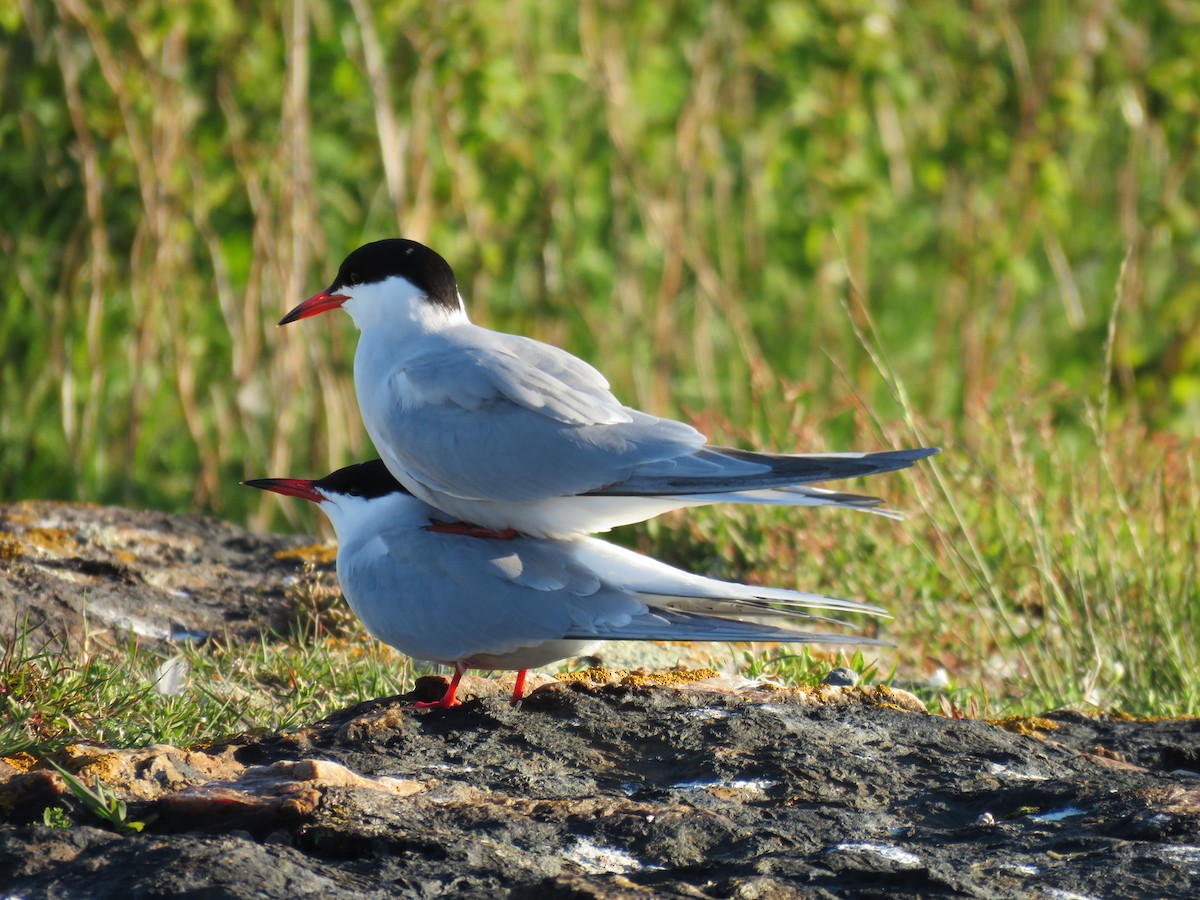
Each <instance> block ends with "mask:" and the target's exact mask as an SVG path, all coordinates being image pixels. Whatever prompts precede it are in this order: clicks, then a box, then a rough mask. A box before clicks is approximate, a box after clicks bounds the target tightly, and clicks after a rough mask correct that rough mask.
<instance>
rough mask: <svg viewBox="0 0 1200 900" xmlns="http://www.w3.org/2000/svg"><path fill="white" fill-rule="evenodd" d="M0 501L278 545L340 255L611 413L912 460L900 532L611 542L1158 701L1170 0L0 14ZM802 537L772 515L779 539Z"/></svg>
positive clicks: (329, 358) (316, 461)
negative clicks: (888, 450)
mask: <svg viewBox="0 0 1200 900" xmlns="http://www.w3.org/2000/svg"><path fill="white" fill-rule="evenodd" d="M0 33H2V34H3V43H2V47H0V79H2V81H0V104H2V105H0V195H2V200H0V254H2V259H3V262H0V266H2V271H3V277H2V278H0V284H2V285H3V288H2V290H3V294H4V304H3V310H2V313H0V315H2V319H0V322H2V333H3V359H2V361H0V501H7V500H13V499H18V498H23V497H39V498H62V499H69V500H92V501H97V502H103V503H110V502H112V503H123V504H129V505H134V506H151V507H156V508H162V509H168V510H178V511H207V512H212V513H215V514H219V515H222V516H225V517H228V518H232V519H234V520H238V521H243V522H248V523H250V524H253V525H256V526H268V525H273V526H276V527H278V526H281V525H283V524H285V519H286V520H287V522H288V523H290V525H291V527H305V528H315V527H316V526H317V523H316V520H315V519H314V518H312V517H311V516H312V511H311V510H303V511H302V510H299V509H298V507H299V506H300V505H301V504H280V503H278V502H276V501H275V500H273V499H270V498H264V497H262V496H260V495H258V493H257V492H251V491H246V490H242V489H240V488H239V487H238V485H237V483H238V482H239V481H240V480H242V479H243V478H247V477H259V476H265V475H270V476H283V475H292V476H308V475H318V474H324V473H325V472H327V471H329V470H330V469H331V468H332V467H334V466H337V465H342V464H345V463H347V462H350V461H354V460H357V459H360V458H364V457H365V456H366V454H367V453H368V452H369V446H368V443H367V439H366V436H365V434H364V432H363V430H362V427H361V423H360V421H359V419H358V413H357V408H356V405H355V401H354V396H353V387H352V383H351V378H350V366H351V359H352V356H353V349H354V344H355V334H354V332H353V329H352V328H351V326H350V322H349V320H348V319H347V318H346V317H344V316H328V317H323V318H320V319H317V320H313V321H311V322H304V323H301V324H299V325H295V326H291V327H289V328H288V329H283V330H278V329H276V327H275V322H276V321H277V320H278V318H279V317H280V316H281V315H282V314H283V313H284V312H286V311H287V310H288V309H290V308H291V307H292V306H293V305H295V304H296V303H297V302H299V300H301V299H303V298H304V297H306V296H308V295H309V294H311V293H312V292H313V291H315V290H316V289H318V288H320V287H322V286H324V285H325V284H326V283H328V280H329V279H330V278H331V277H332V274H333V273H334V271H335V269H336V266H337V264H338V262H340V260H341V258H342V257H343V256H344V255H345V254H346V253H347V252H348V251H350V250H351V249H353V248H354V247H356V246H357V245H359V244H360V243H362V242H364V241H367V240H372V239H376V238H378V237H381V236H387V235H394V234H402V235H405V236H409V237H413V238H417V239H420V240H423V241H425V242H427V243H430V244H431V245H432V246H434V247H435V248H437V249H438V250H439V251H440V252H442V254H443V255H445V256H446V257H447V258H448V259H449V260H450V261H451V264H452V265H453V266H454V267H455V269H456V271H457V273H458V275H459V279H460V286H461V288H462V291H463V293H464V295H465V296H466V298H467V302H468V306H469V308H470V309H471V312H472V315H473V316H474V318H475V319H476V320H477V321H480V322H482V323H485V324H487V325H489V326H492V327H495V328H500V329H504V330H510V331H518V332H521V333H524V334H528V335H531V336H534V337H537V338H540V339H543V340H546V341H550V342H553V343H556V344H560V345H562V346H565V347H567V348H569V349H571V350H573V351H574V352H576V353H578V354H580V355H582V356H583V357H584V358H586V359H588V360H591V361H593V362H594V363H596V364H597V365H599V366H600V367H601V368H602V369H603V370H604V371H605V372H606V373H607V374H608V375H609V376H610V379H611V380H612V382H613V385H614V388H615V389H616V391H617V392H618V394H619V395H620V396H621V397H623V398H624V399H625V400H626V401H627V402H630V403H632V404H635V405H638V406H642V407H644V408H647V409H650V410H652V411H655V412H658V413H661V414H667V415H686V416H690V417H691V418H692V419H693V420H694V421H696V422H697V424H698V425H700V426H701V427H703V428H705V429H707V430H708V431H709V433H710V434H712V435H713V436H714V437H715V438H718V439H720V440H722V441H735V442H745V443H747V444H753V445H759V446H769V447H772V448H775V449H779V450H789V449H809V450H811V449H817V448H837V449H847V448H851V447H853V448H860V449H868V448H875V447H882V446H893V445H899V444H913V443H916V442H918V441H924V442H929V443H939V444H943V445H944V446H945V447H946V448H947V453H946V454H945V455H944V456H943V457H942V458H940V459H939V460H938V461H937V462H936V463H935V464H933V465H929V466H923V467H922V469H921V471H919V472H917V473H916V474H915V475H914V477H913V479H912V480H907V479H904V478H902V477H895V478H893V479H892V480H891V481H888V482H887V483H881V484H879V485H874V486H873V487H874V488H875V489H876V490H878V491H881V492H884V493H885V494H887V496H888V497H889V499H890V500H891V501H892V502H893V503H894V504H895V505H897V506H898V507H901V508H905V509H907V510H908V511H909V512H911V513H914V514H915V515H914V516H913V519H912V521H911V523H910V524H909V525H908V526H897V525H895V524H894V523H890V522H882V521H878V520H875V519H873V518H870V517H854V518H851V519H847V518H846V517H845V516H840V517H839V516H833V515H829V516H825V515H821V514H816V515H810V516H803V515H797V514H796V513H791V514H776V513H772V512H763V511H744V512H743V511H738V512H721V513H715V514H709V513H704V514H695V515H692V516H689V517H673V518H669V519H666V520H663V521H660V522H657V523H652V524H651V525H650V526H647V527H646V528H644V529H642V530H640V531H637V532H636V533H633V534H627V535H626V536H624V537H623V539H624V540H626V541H629V542H634V543H636V544H638V545H639V546H641V547H642V548H644V549H647V550H650V551H652V552H655V553H658V554H660V555H663V556H665V557H666V558H669V559H672V560H673V561H676V562H680V563H683V564H685V565H690V566H691V567H693V568H696V569H699V570H704V571H709V572H713V573H716V574H722V575H726V576H733V577H751V578H756V579H758V580H761V581H774V582H778V583H781V584H788V585H796V584H800V585H802V586H803V587H805V588H806V589H811V590H831V591H834V592H840V593H842V594H843V595H849V596H857V597H861V598H863V599H869V600H872V601H874V602H879V603H882V604H883V605H885V606H888V607H889V608H891V609H892V610H893V611H894V613H895V614H896V616H897V619H896V622H895V623H893V625H892V627H891V628H890V630H889V631H888V632H887V634H888V636H889V637H890V638H891V639H893V640H897V641H898V642H900V643H901V649H900V650H898V651H897V654H898V655H897V657H896V661H897V663H898V664H899V665H901V667H902V668H907V669H910V670H912V671H914V672H917V673H925V674H928V672H929V670H930V669H931V668H932V667H934V666H937V665H943V666H947V667H949V668H950V669H951V671H952V673H955V674H959V675H961V676H962V677H963V678H965V679H967V680H968V682H969V683H970V684H971V685H973V686H974V687H975V688H976V689H978V688H979V686H980V685H982V686H983V688H984V690H989V691H994V692H996V694H997V695H998V696H1001V697H1004V696H1013V695H1016V694H1022V695H1024V696H1026V697H1027V698H1030V699H1029V702H1030V703H1032V704H1034V705H1036V704H1038V703H1045V704H1051V703H1057V702H1091V703H1098V704H1101V705H1106V706H1113V705H1119V706H1125V707H1127V708H1132V709H1149V710H1161V711H1182V710H1187V709H1191V710H1193V711H1195V707H1196V700H1197V697H1200V687H1198V683H1200V675H1198V674H1197V657H1196V654H1197V651H1196V643H1197V637H1200V634H1198V630H1197V624H1198V622H1200V598H1198V589H1197V575H1196V565H1195V556H1196V550H1197V540H1196V523H1195V519H1196V516H1195V511H1196V509H1197V506H1198V505H1200V504H1198V502H1197V501H1198V500H1200V487H1198V483H1197V478H1198V476H1197V473H1196V452H1195V451H1196V443H1195V441H1196V438H1197V435H1198V434H1200V178H1198V176H1197V171H1198V167H1197V145H1198V142H1200V7H1197V6H1196V5H1195V4H1192V3H1187V2H1183V0H1175V2H1172V0H1163V2H1159V3H1154V4H1144V5H1141V4H1123V3H1113V4H1101V5H1096V4H1088V3H1080V2H1066V0H1049V2H1045V3H1009V2H980V3H973V4H966V3H960V2H951V0H930V2H927V3H917V4H895V3H890V2H883V0H878V2H871V0H818V2H772V3H735V2H712V3H692V2H660V3H654V4H643V3H632V2H628V3H622V2H608V3H605V2H595V0H584V2H582V3H580V4H578V5H576V4H542V3H535V2H516V0H508V2H503V3H501V2H480V3H428V2H423V3H417V2H387V3H371V2H369V0H352V2H350V3H349V4H347V5H343V4H340V3H328V2H319V0H308V2H306V0H296V2H292V3H279V2H268V3H264V4H258V5H254V6H247V5H246V4H240V3H234V2H231V0H213V2H204V3H199V2H180V3H175V4H151V3H133V4H116V3H104V2H85V0H58V2H38V0H26V2H21V3H17V4H5V5H3V6H0ZM800 526H803V527H800Z"/></svg>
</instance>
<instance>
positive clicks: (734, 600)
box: [244, 459, 885, 708]
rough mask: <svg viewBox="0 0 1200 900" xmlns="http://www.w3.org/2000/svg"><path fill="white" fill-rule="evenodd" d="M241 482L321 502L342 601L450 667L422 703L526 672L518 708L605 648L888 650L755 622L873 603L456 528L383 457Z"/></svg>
mask: <svg viewBox="0 0 1200 900" xmlns="http://www.w3.org/2000/svg"><path fill="white" fill-rule="evenodd" d="M244 483H245V484H247V485H249V486H250V487H256V488H261V489H263V490H268V491H274V492H275V493H278V494H288V495H291V496H294V497H303V498H304V499H306V500H312V501H313V502H315V503H317V504H318V505H319V506H320V507H321V510H322V511H323V512H324V513H325V514H326V515H327V516H328V517H329V520H330V522H332V523H333V528H334V531H335V532H336V533H337V540H338V553H337V575H338V580H339V581H340V582H341V586H342V593H343V594H344V595H345V597H346V600H347V601H349V603H350V608H351V609H352V610H354V613H355V615H357V616H358V618H359V619H360V620H361V621H362V623H363V625H364V626H365V627H366V629H367V631H368V632H370V633H371V634H372V635H373V636H375V637H376V638H378V639H379V640H381V641H383V642H384V643H385V644H390V645H391V646H393V647H395V648H396V649H397V650H400V651H401V652H402V653H405V654H407V655H408V656H412V657H415V658H417V659H423V660H430V661H432V662H437V663H440V664H442V665H447V666H452V667H453V668H454V672H455V674H454V678H453V681H451V683H450V687H449V689H448V690H447V692H446V695H445V696H444V697H443V698H442V699H441V700H440V701H437V702H436V703H431V704H418V705H419V706H421V705H424V706H437V707H441V708H445V707H449V706H455V705H457V704H458V701H457V700H456V698H455V693H456V691H457V689H458V683H459V680H460V679H461V678H462V674H463V672H464V671H465V670H466V669H512V670H517V671H518V674H517V684H516V688H515V690H514V691H513V699H514V700H519V699H521V695H522V694H523V692H524V687H525V673H526V670H528V669H531V668H534V667H537V666H544V665H547V664H548V663H552V662H556V661H558V660H561V659H566V658H569V657H572V656H580V655H585V654H587V653H588V652H590V649H591V648H593V647H594V646H595V645H596V644H597V643H599V642H601V641H606V640H641V641H660V640H671V641H680V640H683V641H788V642H813V641H821V642H829V643H862V644H881V643H882V642H881V641H877V640H873V639H871V638H859V637H854V636H848V635H842V634H818V633H812V632H807V631H798V630H794V629H792V628H788V627H781V626H779V625H772V624H767V623H762V622H757V621H754V620H755V619H773V620H776V621H778V620H786V621H788V622H795V621H797V620H802V619H807V620H811V621H816V622H823V623H827V622H836V621H837V620H836V619H830V618H826V617H823V616H818V615H814V614H813V612H814V611H824V612H832V613H846V612H852V613H866V614H870V615H885V613H884V611H883V610H882V609H879V608H878V607H875V606H869V605H867V604H865V603H856V602H854V601H850V600H837V599H835V598H832V597H824V596H821V595H820V594H806V593H801V592H799V591H789V590H782V589H778V588H763V587H751V586H749V585H744V584H733V583H731V582H726V581H717V580H716V579H713V578H704V577H701V576H699V575H690V574H688V573H687V572H683V571H680V570H679V569H675V568H672V567H671V566H668V565H666V564H664V563H660V562H657V561H655V560H653V559H650V558H649V557H646V556H642V555H641V554H639V553H634V552H633V551H632V550H625V549H623V548H621V547H616V546H613V545H612V544H609V543H607V542H605V541H602V540H600V539H598V538H592V537H584V536H577V537H573V538H568V539H552V538H538V537H526V536H517V537H514V538H509V539H503V540H501V539H497V538H494V537H474V536H471V535H469V534H461V533H446V532H445V531H444V530H442V529H441V528H439V523H440V520H442V519H444V515H443V514H442V513H441V512H439V511H438V510H437V509H434V508H433V507H431V506H429V505H427V504H426V503H424V502H423V501H421V500H419V499H417V498H416V497H414V496H413V495H412V494H410V493H409V492H408V491H407V490H406V489H405V488H404V487H403V485H401V484H400V483H399V482H397V481H396V479H395V478H393V477H392V475H391V473H390V472H388V470H387V468H386V467H385V466H384V464H383V462H382V461H381V460H377V459H376V460H372V461H371V462H365V463H359V464H357V465H352V466H347V467H346V468H344V469H339V470H337V471H336V472H334V473H333V474H331V475H327V476H326V477H324V478H322V479H320V480H317V481H309V480H306V479H300V478H262V479H256V480H254V481H247V482H244ZM839 624H841V623H839Z"/></svg>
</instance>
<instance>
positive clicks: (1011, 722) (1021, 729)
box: [988, 716, 1060, 737]
mask: <svg viewBox="0 0 1200 900" xmlns="http://www.w3.org/2000/svg"><path fill="white" fill-rule="evenodd" d="M988 722H989V723H990V724H992V725H995V726H996V727H997V728H1003V729H1004V730H1005V731H1011V732H1012V733H1013V734H1020V735H1024V736H1025V737H1044V736H1045V732H1047V731H1056V730H1058V728H1059V727H1060V726H1059V724H1058V723H1057V722H1053V721H1051V720H1050V719H1043V718H1042V717H1041V716H1005V717H1004V718H1002V719H988Z"/></svg>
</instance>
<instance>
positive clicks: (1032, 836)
mask: <svg viewBox="0 0 1200 900" xmlns="http://www.w3.org/2000/svg"><path fill="white" fill-rule="evenodd" d="M467 690H468V691H469V692H477V693H479V694H481V695H482V696H479V697H476V698H475V699H471V700H469V701H468V702H467V703H466V704H464V705H463V706H462V707H459V708H457V709H452V710H447V711H439V710H415V709H413V708H412V705H411V701H412V699H413V698H412V697H395V698H388V699H383V700H378V701H372V702H369V703H364V704H361V705H359V706H357V707H354V708H352V709H347V710H345V711H343V712H341V713H338V714H337V715H334V716H331V717H330V718H328V719H326V720H324V721H322V722H318V723H316V724H315V725H312V726H310V727H306V728H302V729H299V730H298V731H295V732H292V733H288V734H281V735H270V736H266V737H261V738H253V739H251V738H246V739H244V740H238V741H236V742H234V743H232V744H228V745H223V746H216V747H207V748H198V749H195V750H191V751H186V750H179V749H176V748H166V747H152V748H148V749H145V750H131V751H107V750H104V749H103V748H91V747H73V748H71V749H70V750H69V751H68V752H66V753H63V754H60V757H59V761H60V763H61V764H62V765H63V766H64V767H65V768H68V769H71V770H74V771H76V772H77V773H78V774H79V776H80V778H81V779H82V780H84V781H85V782H87V781H90V780H91V779H93V778H94V777H96V776H97V775H99V776H101V777H102V778H103V779H104V781H105V783H106V784H108V785H110V786H111V787H113V788H114V789H115V790H116V791H117V792H118V793H119V794H120V795H121V796H122V797H124V798H125V799H126V800H127V801H128V802H129V804H130V812H129V817H130V818H131V819H139V820H150V819H151V818H152V817H155V816H156V817H157V818H153V821H150V824H149V825H148V826H147V827H146V829H145V830H144V831H143V832H141V833H139V834H132V835H130V836H128V837H122V836H118V835H117V834H115V833H113V832H112V831H107V830H103V829H101V828H99V827H91V826H80V825H76V826H74V827H71V828H69V829H53V828H48V827H45V826H43V825H40V824H30V823H31V822H40V821H41V817H42V811H43V810H44V809H45V808H47V807H53V806H60V807H66V808H69V809H71V811H72V818H73V819H74V820H76V821H86V820H87V819H88V815H87V814H86V813H84V812H82V811H81V810H80V808H79V803H78V802H77V801H76V800H74V799H73V797H72V795H71V794H70V792H69V791H68V790H67V789H66V787H65V785H64V784H63V780H62V778H61V776H59V775H58V774H57V773H54V772H53V771H52V770H49V769H48V768H44V767H42V766H41V765H39V764H35V763H34V762H33V761H32V759H30V758H24V757H22V758H19V759H15V760H11V761H10V763H9V764H8V765H7V766H6V767H4V768H3V772H2V774H0V778H3V784H0V808H2V809H4V810H5V811H6V812H5V818H6V819H7V820H8V822H9V824H7V825H5V826H3V827H2V828H0V872H8V873H10V874H9V876H8V883H7V885H5V889H6V891H7V894H8V896H19V897H25V898H34V897H52V896H53V897H85V896H86V897H118V896H142V895H154V896H165V895H171V894H176V893H192V895H195V896H201V895H203V896H232V897H295V896H318V895H319V896H336V897H342V896H344V897H351V896H365V897H395V896H402V897H429V896H440V895H454V896H466V897H495V896H504V895H509V896H562V897H635V896H654V895H667V896H680V897H742V898H751V897H792V896H826V897H898V896H922V897H939V896H945V897H951V896H963V897H1029V896H1049V897H1072V896H1090V897H1141V896H1157V897H1167V896H1176V897H1187V896H1194V887H1195V884H1196V883H1197V881H1196V879H1197V878H1200V775H1197V773H1196V772H1195V771H1191V770H1181V769H1178V768H1177V764H1178V763H1179V762H1180V761H1183V760H1187V759H1191V758H1194V757H1193V756H1190V754H1194V752H1195V749H1196V747H1197V746H1198V744H1200V723H1198V722H1197V721H1195V720H1176V721H1160V722H1150V723H1146V722H1132V721H1121V720H1112V719H1090V718H1086V717H1083V716H1079V715H1076V714H1070V713H1068V714H1059V715H1052V716H1048V717H1046V718H1044V719H1042V718H1039V719H1020V720H1011V721H1008V722H1005V723H1004V725H1005V726H1006V727H1000V726H999V725H996V724H989V723H986V722H982V721H969V720H953V719H946V718H943V717H940V716H934V715H929V714H927V713H925V712H923V711H918V710H919V704H914V702H913V700H912V698H910V697H909V696H908V695H905V694H904V693H902V692H893V691H889V690H888V689H886V688H880V687H877V688H836V687H829V686H822V687H819V688H816V689H813V690H796V691H772V692H766V691H762V690H751V691H740V692H739V691H733V690H729V689H727V688H723V687H721V686H719V685H718V686H714V685H710V684H708V683H705V682H697V683H695V684H690V685H688V684H683V685H679V686H676V687H662V686H655V685H647V686H637V685H628V684H626V685H619V684H603V683H599V684H598V683H592V682H589V681H576V682H563V683H555V684H549V685H546V686H543V687H541V688H539V689H537V690H536V691H535V692H534V693H533V694H532V695H531V696H530V697H529V698H528V699H526V700H525V701H524V702H523V703H521V704H520V705H519V706H516V707H514V706H512V705H510V704H509V703H508V702H506V701H505V700H504V699H502V695H503V689H498V688H497V687H496V686H495V685H488V684H486V683H483V682H481V681H479V680H475V681H472V682H471V683H470V684H468V685H467ZM1022 732H1024V733H1022Z"/></svg>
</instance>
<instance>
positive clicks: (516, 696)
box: [512, 669, 529, 703]
mask: <svg viewBox="0 0 1200 900" xmlns="http://www.w3.org/2000/svg"><path fill="white" fill-rule="evenodd" d="M528 672H529V670H528V669H521V671H519V672H517V683H516V684H515V685H513V695H512V702H513V703H516V702H517V701H518V700H520V699H521V698H522V697H524V696H525V675H526V674H527V673H528Z"/></svg>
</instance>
